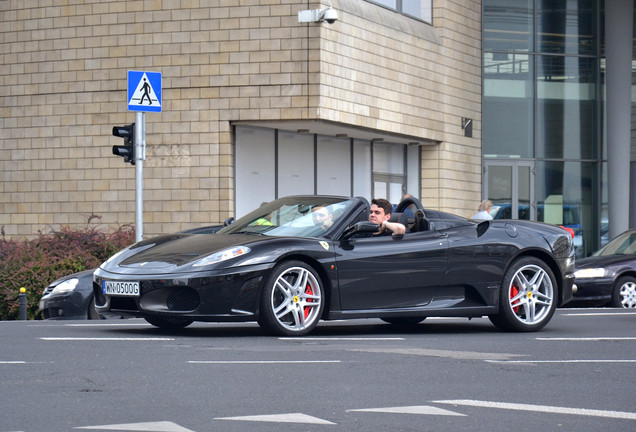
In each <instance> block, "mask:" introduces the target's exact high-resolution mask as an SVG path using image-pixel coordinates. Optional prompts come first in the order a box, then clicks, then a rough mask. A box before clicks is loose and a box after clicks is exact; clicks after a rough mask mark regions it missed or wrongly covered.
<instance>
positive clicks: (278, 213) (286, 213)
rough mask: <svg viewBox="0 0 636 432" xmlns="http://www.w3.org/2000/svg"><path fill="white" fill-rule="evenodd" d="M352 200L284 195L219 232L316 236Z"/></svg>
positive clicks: (324, 230)
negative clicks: (284, 196)
mask: <svg viewBox="0 0 636 432" xmlns="http://www.w3.org/2000/svg"><path fill="white" fill-rule="evenodd" d="M354 205H355V201H354V200H352V199H348V198H338V197H312V196H298V197H287V198H281V199H278V200H275V201H272V202H270V203H268V204H263V205H262V206H261V207H259V208H258V209H256V210H254V211H252V212H251V213H249V214H247V215H245V216H243V217H242V218H240V219H238V220H237V221H236V222H234V223H233V224H231V225H230V226H227V227H225V228H223V229H222V230H221V231H219V234H237V233H240V234H257V235H260V234H262V235H268V236H292V237H317V236H322V235H324V234H325V233H326V232H327V231H329V229H330V228H331V227H332V226H333V225H334V223H335V222H336V221H338V219H339V218H340V217H342V215H344V214H346V213H347V212H348V211H349V210H350V209H351V208H352V207H353V206H354Z"/></svg>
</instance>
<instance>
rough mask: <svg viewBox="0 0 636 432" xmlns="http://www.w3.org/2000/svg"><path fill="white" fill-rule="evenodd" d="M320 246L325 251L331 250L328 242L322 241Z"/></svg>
mask: <svg viewBox="0 0 636 432" xmlns="http://www.w3.org/2000/svg"><path fill="white" fill-rule="evenodd" d="M320 246H322V247H323V249H324V250H329V243H327V242H326V241H321V242H320Z"/></svg>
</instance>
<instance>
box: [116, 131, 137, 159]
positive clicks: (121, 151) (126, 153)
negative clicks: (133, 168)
mask: <svg viewBox="0 0 636 432" xmlns="http://www.w3.org/2000/svg"><path fill="white" fill-rule="evenodd" d="M113 135H114V136H116V137H120V138H123V139H124V145H123V146H121V145H116V146H113V154H114V155H116V156H122V157H123V158H124V162H130V163H131V164H132V165H134V164H135V124H134V123H131V124H129V125H127V126H113Z"/></svg>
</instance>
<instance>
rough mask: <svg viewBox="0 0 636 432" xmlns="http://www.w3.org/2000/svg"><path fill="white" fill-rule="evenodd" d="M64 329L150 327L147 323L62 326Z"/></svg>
mask: <svg viewBox="0 0 636 432" xmlns="http://www.w3.org/2000/svg"><path fill="white" fill-rule="evenodd" d="M64 327H151V325H150V324H148V323H128V324H124V323H121V324H120V323H118V324H114V323H99V324H92V323H91V324H64Z"/></svg>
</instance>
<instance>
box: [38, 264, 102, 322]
mask: <svg viewBox="0 0 636 432" xmlns="http://www.w3.org/2000/svg"><path fill="white" fill-rule="evenodd" d="M94 271H95V269H90V270H85V271H82V272H79V273H73V274H71V275H68V276H65V277H63V278H60V279H57V280H55V281H53V282H52V283H51V284H49V285H48V286H47V287H46V288H45V289H44V293H43V294H42V298H41V299H40V303H39V308H40V312H41V314H42V318H44V319H99V314H98V313H97V311H96V310H95V302H94V301H93V272H94Z"/></svg>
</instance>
